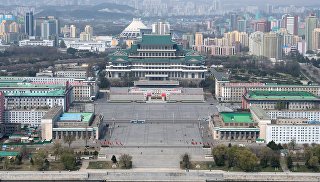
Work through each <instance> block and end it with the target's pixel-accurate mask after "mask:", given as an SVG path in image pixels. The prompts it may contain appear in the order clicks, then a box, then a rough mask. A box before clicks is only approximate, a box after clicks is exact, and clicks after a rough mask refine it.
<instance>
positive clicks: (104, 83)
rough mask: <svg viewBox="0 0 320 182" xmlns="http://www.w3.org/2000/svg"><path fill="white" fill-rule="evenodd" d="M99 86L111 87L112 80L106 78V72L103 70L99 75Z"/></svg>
mask: <svg viewBox="0 0 320 182" xmlns="http://www.w3.org/2000/svg"><path fill="white" fill-rule="evenodd" d="M99 81H100V82H99V87H100V88H109V86H110V82H109V80H108V79H107V78H106V73H105V72H102V73H100V75H99Z"/></svg>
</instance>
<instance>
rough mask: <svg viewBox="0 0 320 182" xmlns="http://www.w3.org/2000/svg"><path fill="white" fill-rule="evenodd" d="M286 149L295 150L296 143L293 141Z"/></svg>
mask: <svg viewBox="0 0 320 182" xmlns="http://www.w3.org/2000/svg"><path fill="white" fill-rule="evenodd" d="M288 147H289V148H291V149H292V150H294V149H295V148H296V141H295V140H294V139H292V140H291V142H290V143H289V144H288Z"/></svg>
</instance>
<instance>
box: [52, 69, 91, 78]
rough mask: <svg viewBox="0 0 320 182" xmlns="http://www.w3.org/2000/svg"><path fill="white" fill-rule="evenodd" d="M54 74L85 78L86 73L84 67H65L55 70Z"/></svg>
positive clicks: (56, 75)
mask: <svg viewBox="0 0 320 182" xmlns="http://www.w3.org/2000/svg"><path fill="white" fill-rule="evenodd" d="M54 76H55V77H65V78H87V77H88V73H87V70H86V69H65V70H58V71H55V72H54Z"/></svg>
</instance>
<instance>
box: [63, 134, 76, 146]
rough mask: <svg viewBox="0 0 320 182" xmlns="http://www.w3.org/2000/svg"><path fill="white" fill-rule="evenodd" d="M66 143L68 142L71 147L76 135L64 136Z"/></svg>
mask: <svg viewBox="0 0 320 182" xmlns="http://www.w3.org/2000/svg"><path fill="white" fill-rule="evenodd" d="M63 140H64V143H67V144H68V145H69V148H70V147H71V144H72V142H73V141H74V137H73V136H72V135H70V134H69V135H67V136H65V137H64V139H63Z"/></svg>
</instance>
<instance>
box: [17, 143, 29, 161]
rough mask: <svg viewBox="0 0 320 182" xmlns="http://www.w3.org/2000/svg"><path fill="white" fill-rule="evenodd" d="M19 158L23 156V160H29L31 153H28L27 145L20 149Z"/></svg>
mask: <svg viewBox="0 0 320 182" xmlns="http://www.w3.org/2000/svg"><path fill="white" fill-rule="evenodd" d="M19 156H21V157H22V159H29V156H30V152H28V149H27V147H26V146H25V145H23V146H22V147H21V148H20V151H19Z"/></svg>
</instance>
